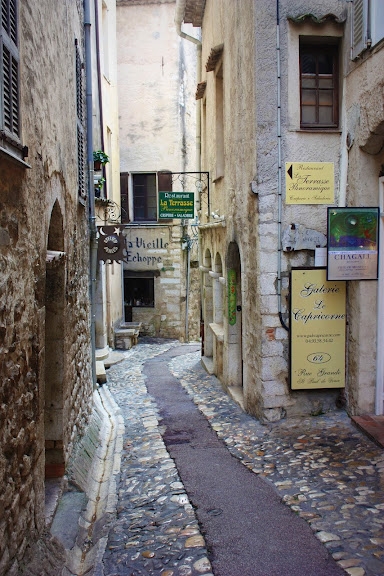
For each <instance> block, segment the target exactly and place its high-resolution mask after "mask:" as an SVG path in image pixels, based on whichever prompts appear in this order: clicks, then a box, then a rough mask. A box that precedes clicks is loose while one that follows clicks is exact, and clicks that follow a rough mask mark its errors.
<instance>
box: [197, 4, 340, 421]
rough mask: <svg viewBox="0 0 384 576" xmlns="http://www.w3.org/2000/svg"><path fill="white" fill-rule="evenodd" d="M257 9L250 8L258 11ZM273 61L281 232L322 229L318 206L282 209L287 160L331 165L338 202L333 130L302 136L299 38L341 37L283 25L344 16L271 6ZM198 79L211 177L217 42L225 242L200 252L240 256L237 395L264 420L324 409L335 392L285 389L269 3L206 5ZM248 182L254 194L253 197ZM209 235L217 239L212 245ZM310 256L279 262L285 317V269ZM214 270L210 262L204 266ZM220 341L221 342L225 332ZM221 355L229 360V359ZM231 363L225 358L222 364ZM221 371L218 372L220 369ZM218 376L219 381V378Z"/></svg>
mask: <svg viewBox="0 0 384 576" xmlns="http://www.w3.org/2000/svg"><path fill="white" fill-rule="evenodd" d="M256 4H257V6H256ZM279 7H280V57H281V134H282V137H281V149H282V159H281V161H282V188H281V194H282V198H283V201H282V204H281V222H282V230H283V229H284V228H285V227H288V226H289V225H290V224H291V223H292V222H294V223H298V224H302V225H304V226H306V227H307V228H312V229H316V230H318V231H320V232H322V233H326V215H327V210H326V208H327V207H326V206H325V205H322V206H313V205H286V204H285V202H284V197H285V179H284V174H285V162H289V161H298V160H303V161H307V162H333V163H334V168H335V203H336V204H337V203H338V202H339V201H340V196H339V179H340V176H339V165H340V154H341V138H340V134H339V133H337V132H335V133H333V134H316V133H313V134H308V133H303V132H300V116H299V106H298V102H299V101H300V98H299V75H298V62H299V58H298V56H299V52H298V46H299V42H298V39H299V35H300V34H304V35H305V34H308V35H313V36H319V35H324V36H327V35H329V36H330V35H334V36H339V37H342V35H343V28H342V26H337V25H335V24H330V23H326V24H323V25H321V26H316V25H314V24H313V23H311V24H301V25H296V24H293V23H289V21H288V16H293V17H298V16H303V15H305V14H309V13H311V14H314V15H315V16H317V17H322V16H324V15H326V14H329V13H332V14H334V15H335V16H336V17H341V16H343V15H344V9H345V6H344V5H342V3H340V2H337V1H336V0H328V1H326V2H322V1H318V0H314V1H311V2H309V3H308V2H307V1H296V0H286V1H280V2H279ZM202 31H203V36H202V38H203V51H202V68H203V77H202V80H206V81H207V86H206V93H205V98H206V100H205V101H204V106H203V109H202V110H203V111H202V116H203V146H202V151H203V169H206V170H210V172H211V174H213V175H215V155H216V141H215V134H216V109H215V108H216V93H215V90H216V87H215V78H214V76H215V73H217V72H218V67H219V66H220V63H218V64H217V65H216V70H215V71H209V72H205V71H204V68H205V64H206V63H207V61H208V58H209V56H210V53H211V50H212V49H213V48H215V47H217V46H219V45H221V44H223V46H224V48H223V56H222V66H223V79H224V80H223V82H224V158H225V170H224V177H223V178H220V179H216V180H214V182H213V185H212V193H211V209H212V210H213V211H216V210H218V212H219V215H220V216H224V217H225V222H226V234H225V240H222V239H221V240H217V236H216V235H215V234H216V232H215V229H214V228H212V229H210V228H209V227H207V228H206V229H204V231H202V238H203V240H202V248H203V255H204V250H205V247H207V248H209V250H210V252H211V255H212V258H213V259H214V257H215V253H216V251H218V252H220V254H221V257H222V258H223V257H224V258H226V253H227V250H228V246H229V244H230V242H236V244H237V245H238V248H239V253H240V260H241V291H242V302H241V304H242V315H241V321H242V360H243V392H244V402H245V407H246V409H247V410H248V411H249V412H251V413H254V414H255V415H257V416H258V417H260V418H262V419H265V420H269V421H271V420H276V419H279V418H281V417H283V416H284V415H285V414H288V415H296V414H301V413H309V412H315V411H317V410H320V409H323V410H328V409H330V408H332V407H334V406H335V400H336V397H337V392H334V391H332V390H330V391H327V392H325V393H323V392H318V391H315V392H305V391H304V392H300V393H297V392H296V393H292V392H291V391H290V389H289V384H288V371H289V340H288V333H287V332H286V330H285V329H284V327H283V326H282V324H281V322H280V318H279V306H278V296H277V283H276V280H277V273H278V265H279V263H278V258H279V249H280V246H279V227H278V221H279V190H278V125H277V119H278V111H277V94H278V72H277V64H276V59H277V48H276V33H277V15H276V3H272V2H257V3H255V2H241V4H240V3H234V2H230V1H228V2H225V1H224V2H219V1H217V0H207V3H206V7H205V15H204V21H203V27H202ZM251 182H253V187H254V190H255V194H253V193H252V192H251V189H250V183H251ZM215 238H216V239H215ZM313 265H314V251H308V250H304V251H298V252H293V253H291V254H283V255H282V256H281V270H282V275H281V276H282V308H281V312H282V314H283V317H284V318H285V319H286V320H288V318H287V311H288V294H289V271H290V269H291V267H293V266H313ZM211 269H212V270H213V263H212V268H211ZM227 336H228V339H229V335H227ZM224 354H226V352H224ZM227 356H228V354H227ZM226 361H227V362H228V361H230V357H228V358H227V360H226ZM224 374H225V370H224ZM224 378H225V376H224Z"/></svg>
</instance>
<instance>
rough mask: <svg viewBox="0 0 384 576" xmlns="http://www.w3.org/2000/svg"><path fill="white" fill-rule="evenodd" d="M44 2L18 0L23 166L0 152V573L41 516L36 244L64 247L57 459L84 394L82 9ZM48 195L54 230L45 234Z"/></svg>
mask: <svg viewBox="0 0 384 576" xmlns="http://www.w3.org/2000/svg"><path fill="white" fill-rule="evenodd" d="M51 8H52V6H51V3H50V2H48V0H43V1H40V2H30V3H28V5H27V4H26V3H20V20H19V25H20V36H19V37H20V63H21V65H20V69H21V77H20V82H21V90H20V95H21V119H22V141H23V144H25V145H27V146H28V147H29V156H28V159H27V161H28V163H29V164H30V169H28V168H24V167H21V166H18V165H16V164H12V163H11V162H9V160H8V159H7V158H5V157H3V156H2V157H1V158H0V169H1V173H2V178H1V182H0V207H1V221H0V263H1V281H0V282H1V295H0V326H1V336H2V337H1V345H0V370H1V374H2V393H1V405H0V408H1V412H0V414H1V416H0V485H1V486H2V487H3V489H2V490H1V491H0V507H1V510H2V514H1V519H0V534H1V538H0V573H1V574H7V575H8V574H10V575H11V574H12V575H16V574H22V573H23V567H22V558H23V556H24V553H25V551H26V549H27V548H28V546H30V545H31V544H32V543H33V542H34V541H36V539H37V538H38V537H39V536H40V535H41V533H42V531H43V529H44V526H45V517H44V462H45V451H44V448H45V431H44V429H45V427H44V396H45V380H46V376H47V375H46V374H45V366H46V360H47V358H46V351H45V282H46V250H47V245H48V247H49V248H51V249H56V250H62V251H65V252H66V258H65V263H64V262H61V263H60V264H58V265H59V266H65V273H64V274H63V275H61V277H63V278H64V285H63V286H61V287H60V290H61V292H62V294H63V295H64V301H63V307H62V311H61V312H62V313H61V315H62V319H63V321H64V330H63V337H62V346H63V354H64V358H63V372H62V374H61V376H62V379H61V383H60V386H62V391H61V393H62V396H61V398H55V401H56V400H58V401H60V404H61V408H62V415H63V418H62V420H63V423H64V424H63V428H62V430H61V438H60V440H58V443H57V446H56V448H57V449H58V451H59V452H61V453H62V455H63V459H64V461H65V462H67V460H68V457H69V455H70V453H71V449H72V444H73V441H74V439H75V437H76V435H77V434H81V432H82V430H83V429H84V426H85V424H86V421H87V418H88V414H89V409H90V406H89V401H90V398H91V393H92V384H91V374H90V341H89V303H88V262H89V258H88V256H89V254H88V224H87V211H86V209H85V207H84V206H82V205H79V203H78V200H77V158H76V98H75V95H76V87H75V78H74V68H75V66H74V62H75V50H74V40H75V38H78V39H79V42H80V44H81V42H82V17H81V11H78V8H80V6H77V4H76V3H73V2H61V3H60V4H59V5H58V6H57V7H56V9H55V10H54V11H52V9H51ZM58 69H60V74H58V73H57V71H58ZM55 202H56V206H55V211H54V214H55V217H54V222H53V225H52V228H51V230H54V233H55V236H54V237H50V238H49V239H48V230H49V226H50V220H51V212H52V209H53V207H54V204H55ZM60 214H61V217H60ZM56 278H59V276H56ZM48 376H49V377H51V376H52V375H51V374H49V375H48ZM27 572H28V570H27Z"/></svg>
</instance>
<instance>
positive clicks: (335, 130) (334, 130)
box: [294, 128, 342, 134]
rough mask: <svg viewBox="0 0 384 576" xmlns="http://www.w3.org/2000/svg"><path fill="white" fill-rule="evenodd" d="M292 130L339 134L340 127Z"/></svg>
mask: <svg viewBox="0 0 384 576" xmlns="http://www.w3.org/2000/svg"><path fill="white" fill-rule="evenodd" d="M294 132H300V134H341V133H342V131H341V130H340V128H297V129H296V130H294Z"/></svg>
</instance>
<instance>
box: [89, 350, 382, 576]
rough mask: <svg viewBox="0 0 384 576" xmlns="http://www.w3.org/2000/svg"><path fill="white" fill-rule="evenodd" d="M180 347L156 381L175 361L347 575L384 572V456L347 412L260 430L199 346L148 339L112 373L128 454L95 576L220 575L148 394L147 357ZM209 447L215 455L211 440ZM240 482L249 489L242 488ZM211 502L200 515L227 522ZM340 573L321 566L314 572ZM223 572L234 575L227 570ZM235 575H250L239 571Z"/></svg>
mask: <svg viewBox="0 0 384 576" xmlns="http://www.w3.org/2000/svg"><path fill="white" fill-rule="evenodd" d="M176 347H179V348H182V349H183V350H184V354H183V355H181V356H178V357H175V358H174V359H173V360H172V361H171V362H170V364H169V362H168V360H169V359H166V358H165V357H163V358H161V357H159V360H161V362H160V364H159V366H158V371H157V373H156V378H157V376H158V375H159V374H160V370H161V371H162V370H163V367H167V366H169V367H170V369H171V372H172V373H173V375H174V376H175V377H176V379H178V380H179V381H180V383H181V384H182V386H183V387H184V389H185V390H186V391H187V392H188V394H189V396H190V398H192V399H193V401H194V403H195V404H196V406H197V407H198V408H199V411H200V412H201V414H204V416H205V419H206V422H207V421H208V422H209V424H210V427H211V428H212V430H214V431H215V437H216V435H217V437H218V438H220V439H221V440H222V442H224V443H225V445H226V446H227V450H228V451H229V452H230V453H231V454H232V455H233V456H235V457H236V459H238V460H239V461H240V462H241V463H242V464H243V465H244V466H245V467H246V468H247V469H248V470H249V471H252V472H253V474H250V475H251V476H256V477H258V478H259V479H263V482H266V483H269V484H270V485H272V486H274V488H275V491H276V494H278V495H279V498H280V499H282V501H284V502H285V504H286V505H287V511H289V508H290V509H291V510H293V511H294V513H295V515H297V516H299V517H301V518H302V519H305V521H306V522H307V523H308V526H311V529H312V531H313V533H314V534H316V536H317V538H318V540H319V542H321V543H322V546H324V549H327V550H329V551H330V552H331V553H332V556H333V558H334V559H335V560H336V561H337V562H338V564H339V567H340V569H343V570H345V572H343V571H342V573H343V574H345V573H347V574H349V575H350V576H364V575H366V576H376V575H379V574H384V561H383V560H384V534H383V509H384V505H383V502H384V492H383V487H384V485H383V473H384V452H383V451H382V450H380V449H378V448H377V447H376V446H374V445H373V444H372V443H371V442H370V441H369V440H367V439H366V438H365V437H364V436H362V435H361V433H360V432H358V431H357V430H355V428H354V427H353V426H352V425H351V423H350V420H349V418H348V417H347V416H346V415H345V414H344V413H342V412H335V413H333V414H327V415H325V416H323V417H316V418H300V419H297V420H286V421H283V422H281V423H278V424H276V425H271V426H262V425H261V424H260V423H259V422H258V421H257V420H256V419H255V418H252V417H251V416H248V415H247V414H244V413H243V412H242V411H241V410H240V408H239V407H238V406H237V405H236V404H234V403H233V401H232V400H231V399H230V398H228V397H227V396H226V394H225V393H224V392H223V390H222V388H221V385H220V383H219V382H218V381H217V379H216V378H215V377H213V376H209V375H208V374H207V373H206V372H205V371H204V370H203V369H202V368H201V365H200V354H199V352H195V353H190V352H191V350H193V349H194V348H193V347H191V346H188V345H184V346H183V347H180V346H179V344H178V343H177V342H170V341H168V342H167V341H157V342H156V343H155V344H143V343H140V344H139V345H138V346H136V347H135V348H134V349H131V350H129V351H127V352H125V353H124V356H125V358H126V360H125V361H123V362H121V363H120V364H117V365H116V366H114V367H112V368H111V369H110V370H109V371H108V386H109V387H110V389H111V391H112V393H113V394H114V397H115V399H116V401H117V402H118V404H119V406H120V408H121V409H122V412H123V414H124V417H125V426H126V431H125V450H124V455H123V466H122V471H121V482H120V486H119V494H118V496H119V503H118V515H117V519H116V522H115V524H114V525H113V526H112V527H111V530H110V537H109V541H108V545H107V550H106V553H105V555H104V559H103V563H102V564H101V565H100V566H99V567H98V569H99V571H98V572H97V574H98V575H99V574H100V575H104V576H115V575H117V574H126V575H132V576H133V575H134V574H137V575H139V574H159V575H161V576H173V575H175V576H177V575H181V576H183V575H184V576H188V575H189V574H190V575H197V574H200V575H206V574H207V575H209V574H212V572H211V568H210V567H209V566H210V565H209V561H208V555H209V557H210V558H211V559H212V563H213V564H214V561H213V560H214V558H213V557H212V556H211V553H212V551H211V549H209V551H208V550H207V549H206V547H205V545H204V539H203V536H202V526H199V524H198V522H197V515H198V509H196V511H194V510H193V508H192V506H191V504H190V502H194V498H195V495H194V494H193V493H191V492H190V493H189V494H187V493H186V491H185V489H184V483H183V482H182V481H181V477H180V475H179V474H178V471H177V469H176V468H175V466H174V463H173V460H172V459H171V458H170V456H169V454H168V452H167V451H166V450H165V446H164V442H163V439H162V438H161V435H160V432H161V433H163V434H164V437H165V439H166V437H167V430H166V428H165V427H164V426H163V425H162V424H163V423H162V422H159V420H158V418H159V411H158V406H157V405H156V403H155V401H154V399H153V397H151V396H150V395H149V394H148V392H147V388H146V386H145V382H144V377H143V373H142V369H143V366H144V364H145V362H146V361H147V360H148V359H150V358H154V357H157V356H158V355H160V354H162V353H163V352H166V351H168V350H170V351H173V350H174V349H175V348H176ZM195 349H196V347H195ZM175 352H176V351H175ZM178 352H179V351H178ZM154 379H155V378H153V380H154ZM147 384H148V385H149V383H148V380H147ZM216 439H217V438H216ZM168 440H170V446H169V447H168V449H169V450H171V448H172V449H177V448H178V447H182V446H183V443H184V442H185V444H186V447H188V444H187V442H186V441H188V438H186V436H183V435H182V434H176V435H175V434H173V437H172V435H170V434H168ZM172 443H173V447H172V446H171V445H172ZM188 449H189V450H190V451H192V448H190V447H189V448H188ZM194 450H195V451H196V450H197V451H203V450H204V449H201V450H200V449H199V448H197V449H196V448H195V449H194ZM205 451H206V452H210V451H211V446H210V442H208V445H207V448H206V449H205ZM185 485H187V481H185ZM198 488H199V487H198ZM237 488H238V490H241V486H238V487H237ZM159 494H160V495H159ZM175 504H177V506H175ZM212 504H213V503H211V504H210V507H209V508H207V507H205V508H204V507H201V513H202V514H203V513H204V511H205V514H206V516H207V519H208V521H210V520H211V519H213V520H217V522H218V524H219V525H220V521H221V519H222V517H223V513H224V508H223V507H219V508H218V507H216V506H213V505H212ZM235 515H236V514H234V516H235ZM231 521H232V519H231ZM242 532H243V530H242ZM242 532H241V533H240V534H239V535H238V536H239V539H241V536H242ZM278 532H279V526H277V527H276V533H277V534H278ZM204 536H205V537H206V541H207V542H208V536H207V535H206V534H204ZM273 545H276V542H273ZM256 546H257V542H256ZM239 566H240V564H239ZM215 569H216V567H215ZM331 570H333V566H332V567H331ZM275 573H276V574H278V572H268V573H265V576H272V575H273V574H275ZM333 573H334V572H329V571H326V572H320V571H317V572H315V574H316V576H327V574H333ZM215 574H216V573H215ZM223 574H225V575H226V576H231V573H230V572H228V571H225V572H223ZM233 574H234V575H236V574H239V576H243V575H244V574H246V573H244V572H242V571H241V569H240V568H239V571H236V572H235V573H233ZM250 574H256V572H250ZM288 574H289V576H291V574H292V576H296V575H299V574H300V572H298V571H297V570H294V571H293V572H289V573H287V576H288Z"/></svg>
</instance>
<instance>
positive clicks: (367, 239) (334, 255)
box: [327, 208, 379, 280]
mask: <svg viewBox="0 0 384 576" xmlns="http://www.w3.org/2000/svg"><path fill="white" fill-rule="evenodd" d="M378 256H379V208H328V272H327V278H328V279H329V280H376V279H377V276H378V262H379V258H378Z"/></svg>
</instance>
